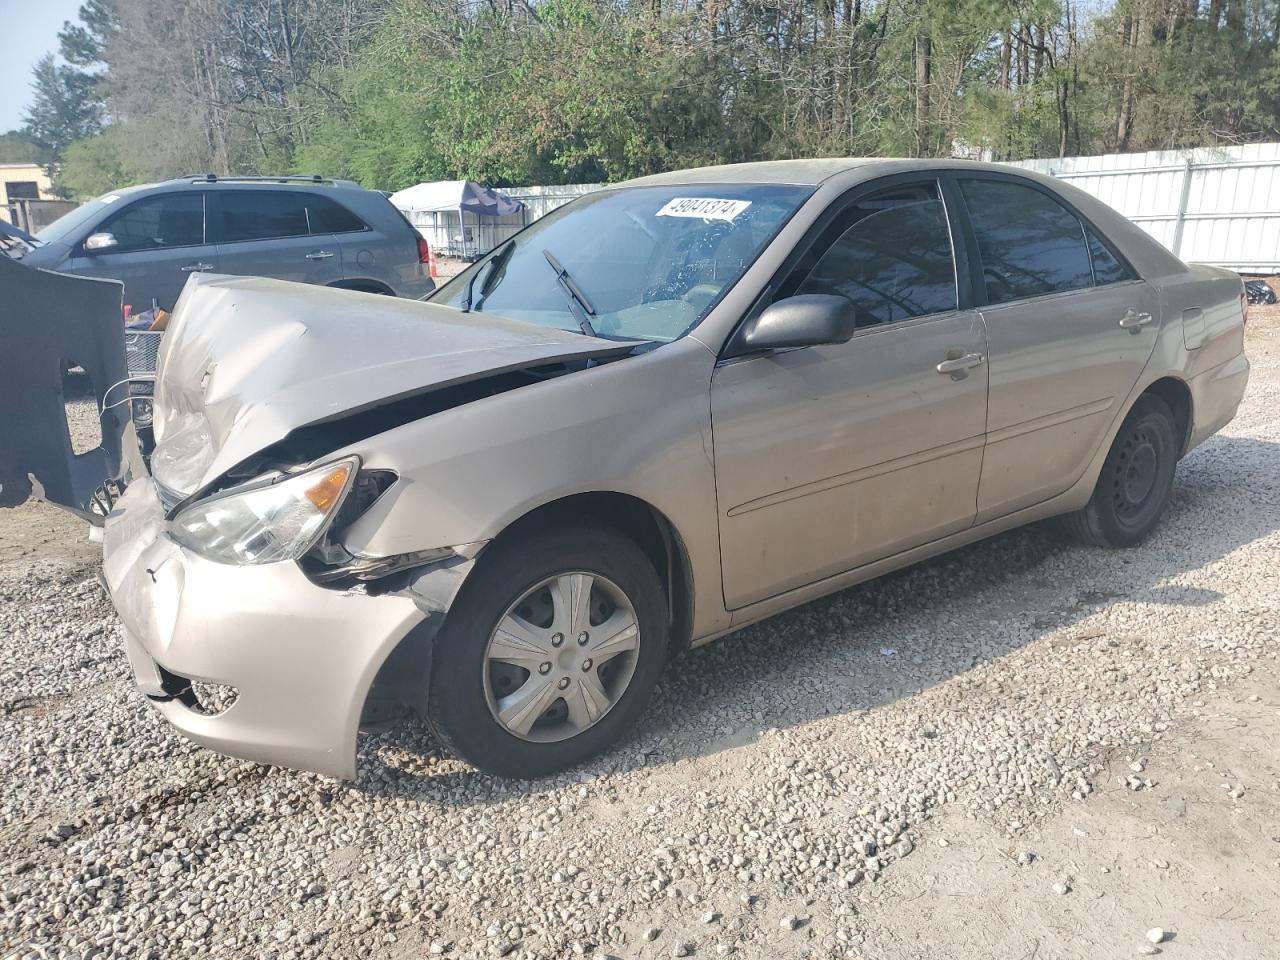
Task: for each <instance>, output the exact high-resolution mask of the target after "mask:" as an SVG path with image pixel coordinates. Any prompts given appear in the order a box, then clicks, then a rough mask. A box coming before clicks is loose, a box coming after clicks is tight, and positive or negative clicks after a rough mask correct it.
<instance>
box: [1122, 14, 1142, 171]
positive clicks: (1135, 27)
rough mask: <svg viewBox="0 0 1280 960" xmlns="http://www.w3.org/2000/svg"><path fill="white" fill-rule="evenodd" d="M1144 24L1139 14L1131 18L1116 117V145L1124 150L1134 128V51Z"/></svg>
mask: <svg viewBox="0 0 1280 960" xmlns="http://www.w3.org/2000/svg"><path fill="white" fill-rule="evenodd" d="M1141 28H1142V25H1141V22H1140V21H1139V19H1138V17H1137V16H1133V17H1130V18H1129V37H1128V47H1129V49H1128V51H1127V52H1126V54H1125V64H1124V82H1123V83H1122V85H1121V87H1120V111H1119V114H1118V115H1117V117H1116V145H1117V149H1119V150H1121V151H1124V150H1127V149H1128V147H1129V134H1130V132H1131V131H1132V130H1133V79H1134V78H1133V72H1134V69H1135V68H1136V66H1137V65H1136V64H1135V63H1134V59H1135V58H1134V51H1135V50H1136V48H1137V46H1138V36H1139V30H1141Z"/></svg>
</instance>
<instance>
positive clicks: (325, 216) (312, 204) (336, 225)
mask: <svg viewBox="0 0 1280 960" xmlns="http://www.w3.org/2000/svg"><path fill="white" fill-rule="evenodd" d="M307 218H308V221H309V222H310V225H311V232H312V233H351V232H352V231H354V230H363V229H364V221H363V220H361V219H360V218H359V217H357V216H356V215H355V214H354V213H352V212H351V211H350V210H348V209H347V208H346V207H344V206H343V205H342V204H340V203H338V202H337V201H334V200H330V199H329V198H328V197H318V196H316V195H315V194H309V195H308V196H307Z"/></svg>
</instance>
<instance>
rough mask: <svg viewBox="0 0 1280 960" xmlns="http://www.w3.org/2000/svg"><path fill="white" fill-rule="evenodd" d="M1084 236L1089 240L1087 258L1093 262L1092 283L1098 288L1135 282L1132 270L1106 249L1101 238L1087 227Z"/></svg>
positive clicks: (1135, 277)
mask: <svg viewBox="0 0 1280 960" xmlns="http://www.w3.org/2000/svg"><path fill="white" fill-rule="evenodd" d="M1084 232H1085V236H1086V237H1088V240H1089V257H1090V259H1092V260H1093V282H1094V283H1096V284H1097V285H1098V286H1102V285H1104V284H1107V283H1123V282H1124V281H1126V280H1136V279H1138V278H1137V276H1136V275H1135V274H1134V272H1133V271H1132V270H1130V269H1129V268H1128V267H1127V266H1125V265H1124V264H1123V263H1121V262H1120V260H1119V259H1118V258H1117V257H1116V255H1115V254H1114V253H1112V252H1111V251H1110V250H1109V249H1107V245H1106V244H1105V243H1103V242H1102V238H1101V237H1099V236H1098V235H1097V234H1096V233H1094V232H1093V230H1091V229H1090V228H1088V227H1085V231H1084Z"/></svg>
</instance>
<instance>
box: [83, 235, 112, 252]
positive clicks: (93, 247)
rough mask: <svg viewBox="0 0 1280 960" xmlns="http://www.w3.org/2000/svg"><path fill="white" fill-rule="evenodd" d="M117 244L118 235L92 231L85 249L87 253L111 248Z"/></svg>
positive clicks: (85, 242)
mask: <svg viewBox="0 0 1280 960" xmlns="http://www.w3.org/2000/svg"><path fill="white" fill-rule="evenodd" d="M115 245H116V235H115V234H114V233H91V234H89V236H88V237H86V238H85V241H84V249H85V252H86V253H98V252H100V251H102V250H110V249H111V248H112V247H114V246H115Z"/></svg>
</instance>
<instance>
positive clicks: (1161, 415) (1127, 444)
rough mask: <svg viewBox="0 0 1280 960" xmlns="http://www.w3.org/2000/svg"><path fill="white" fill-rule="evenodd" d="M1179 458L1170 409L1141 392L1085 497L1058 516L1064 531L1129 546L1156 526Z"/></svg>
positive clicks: (1105, 544)
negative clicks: (1076, 507) (1077, 506)
mask: <svg viewBox="0 0 1280 960" xmlns="http://www.w3.org/2000/svg"><path fill="white" fill-rule="evenodd" d="M1177 463H1178V445H1177V440H1176V437H1175V433H1174V419H1173V412H1172V411H1171V410H1170V409H1169V405H1168V404H1167V403H1165V402H1164V401H1163V400H1161V399H1160V398H1159V397H1156V396H1152V395H1151V394H1143V395H1142V396H1141V397H1139V398H1138V401H1137V403H1135V404H1134V405H1133V409H1132V410H1130V411H1129V415H1128V416H1127V417H1125V418H1124V423H1122V424H1121V425H1120V432H1119V433H1117V434H1116V438H1115V441H1114V442H1113V443H1112V444H1111V450H1110V451H1109V452H1108V453H1107V459H1106V461H1105V462H1104V463H1103V465H1102V473H1101V474H1100V475H1099V476H1098V485H1097V486H1096V487H1095V488H1094V490H1093V496H1092V497H1091V498H1090V499H1089V502H1088V503H1087V504H1086V505H1085V506H1084V507H1083V508H1082V509H1080V510H1077V511H1076V512H1075V513H1071V514H1068V515H1067V516H1065V517H1063V518H1062V521H1063V526H1064V527H1065V528H1066V530H1067V532H1068V533H1070V534H1071V535H1072V536H1073V537H1074V538H1075V539H1077V540H1079V541H1080V542H1082V543H1087V544H1092V545H1094V546H1099V547H1132V546H1134V545H1135V544H1138V543H1141V542H1142V541H1143V540H1145V539H1146V538H1147V537H1148V536H1149V535H1150V533H1151V531H1152V530H1154V529H1155V528H1156V524H1158V523H1159V522H1160V518H1161V516H1163V514H1164V511H1165V509H1166V507H1168V505H1169V494H1170V491H1172V489H1173V474H1174V469H1175V468H1176V466H1177Z"/></svg>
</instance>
